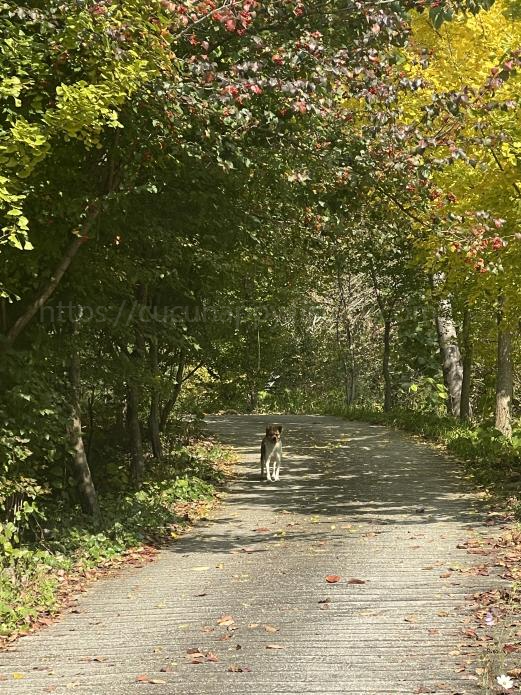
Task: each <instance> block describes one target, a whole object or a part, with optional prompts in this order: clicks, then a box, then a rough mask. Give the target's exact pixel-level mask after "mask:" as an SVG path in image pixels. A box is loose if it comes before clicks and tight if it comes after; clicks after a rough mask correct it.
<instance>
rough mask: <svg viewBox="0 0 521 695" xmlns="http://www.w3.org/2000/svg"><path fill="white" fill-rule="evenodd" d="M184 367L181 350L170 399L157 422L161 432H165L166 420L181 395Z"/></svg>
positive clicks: (184, 357)
mask: <svg viewBox="0 0 521 695" xmlns="http://www.w3.org/2000/svg"><path fill="white" fill-rule="evenodd" d="M185 366H186V351H185V350H182V351H181V352H180V354H179V363H178V365H177V372H176V375H175V384H174V387H173V389H172V394H171V396H170V398H169V399H168V400H167V401H166V403H165V404H164V405H163V408H162V410H161V418H160V420H159V429H160V431H161V432H164V431H165V428H166V424H167V422H168V418H169V417H170V413H171V412H172V410H173V408H174V406H175V404H176V402H177V399H178V398H179V394H180V393H181V388H182V386H183V381H185V379H183V374H184V371H185Z"/></svg>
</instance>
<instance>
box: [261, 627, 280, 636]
mask: <svg viewBox="0 0 521 695" xmlns="http://www.w3.org/2000/svg"><path fill="white" fill-rule="evenodd" d="M263 627H264V629H265V630H266V632H269V633H271V634H274V633H275V632H279V629H280V628H278V627H275V625H264V626H263Z"/></svg>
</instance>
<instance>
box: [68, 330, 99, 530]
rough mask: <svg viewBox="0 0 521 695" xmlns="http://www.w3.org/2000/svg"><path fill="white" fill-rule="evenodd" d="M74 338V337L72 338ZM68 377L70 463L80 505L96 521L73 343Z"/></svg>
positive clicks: (97, 511)
mask: <svg viewBox="0 0 521 695" xmlns="http://www.w3.org/2000/svg"><path fill="white" fill-rule="evenodd" d="M73 339H74V338H73ZM69 379H70V390H71V420H70V425H69V437H70V442H71V445H72V450H73V458H72V464H73V469H74V474H75V477H76V480H77V485H78V493H79V498H80V505H81V508H82V510H83V511H84V512H85V514H89V515H90V516H91V517H93V518H94V519H95V520H96V521H98V520H99V517H100V510H99V505H98V497H97V494H96V488H95V487H94V483H93V481H92V476H91V472H90V468H89V462H88V460H87V454H86V452H85V446H84V442H83V434H82V430H81V409H80V388H81V386H80V360H79V355H78V351H77V349H76V347H75V346H74V345H73V347H72V354H71V358H70V363H69Z"/></svg>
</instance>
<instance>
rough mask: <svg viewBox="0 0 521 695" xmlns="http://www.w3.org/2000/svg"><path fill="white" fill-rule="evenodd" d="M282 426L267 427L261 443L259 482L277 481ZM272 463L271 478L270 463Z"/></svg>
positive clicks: (280, 455)
mask: <svg viewBox="0 0 521 695" xmlns="http://www.w3.org/2000/svg"><path fill="white" fill-rule="evenodd" d="M281 435H282V425H268V426H267V427H266V436H265V437H263V439H262V442H261V480H264V476H266V480H269V481H270V482H271V481H272V480H278V479H279V475H280V464H281V461H282V440H281ZM272 461H273V476H272V473H271V471H270V463H271V462H272Z"/></svg>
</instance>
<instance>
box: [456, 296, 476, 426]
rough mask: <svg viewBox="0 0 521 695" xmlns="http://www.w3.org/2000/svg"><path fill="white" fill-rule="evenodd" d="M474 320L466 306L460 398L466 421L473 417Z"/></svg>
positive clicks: (461, 411) (463, 420) (462, 413)
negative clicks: (471, 397)
mask: <svg viewBox="0 0 521 695" xmlns="http://www.w3.org/2000/svg"><path fill="white" fill-rule="evenodd" d="M471 323H472V320H471V315H470V310H469V309H468V308H467V307H466V308H465V311H464V313H463V330H462V344H463V361H462V369H463V374H462V380H461V400H460V413H459V416H460V420H461V421H462V422H466V421H467V420H470V417H471V406H470V395H471V384H472V356H473V347H474V346H473V344H472V325H471Z"/></svg>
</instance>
